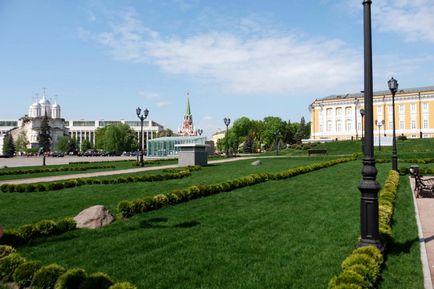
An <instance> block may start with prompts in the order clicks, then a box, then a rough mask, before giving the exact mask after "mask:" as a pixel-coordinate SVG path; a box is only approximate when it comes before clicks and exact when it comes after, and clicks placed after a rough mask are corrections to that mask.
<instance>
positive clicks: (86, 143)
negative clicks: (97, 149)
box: [81, 139, 93, 152]
mask: <svg viewBox="0 0 434 289" xmlns="http://www.w3.org/2000/svg"><path fill="white" fill-rule="evenodd" d="M92 148H93V147H92V143H91V142H90V141H89V140H87V139H84V140H83V141H82V142H81V151H82V152H85V151H87V150H90V149H92Z"/></svg>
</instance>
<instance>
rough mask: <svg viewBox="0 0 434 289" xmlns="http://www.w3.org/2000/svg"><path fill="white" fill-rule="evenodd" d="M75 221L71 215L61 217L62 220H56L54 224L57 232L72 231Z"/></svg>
mask: <svg viewBox="0 0 434 289" xmlns="http://www.w3.org/2000/svg"><path fill="white" fill-rule="evenodd" d="M76 225H77V223H76V222H75V221H74V219H73V218H71V217H66V218H63V219H62V220H60V221H58V222H57V224H56V227H57V233H59V234H60V233H64V232H68V231H72V230H74V229H75V228H76Z"/></svg>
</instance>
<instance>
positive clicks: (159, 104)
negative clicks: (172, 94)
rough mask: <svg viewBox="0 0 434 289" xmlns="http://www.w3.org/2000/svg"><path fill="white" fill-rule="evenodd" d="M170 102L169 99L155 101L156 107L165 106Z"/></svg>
mask: <svg viewBox="0 0 434 289" xmlns="http://www.w3.org/2000/svg"><path fill="white" fill-rule="evenodd" d="M170 104H171V102H170V101H165V100H163V101H159V102H157V107H166V106H169V105H170Z"/></svg>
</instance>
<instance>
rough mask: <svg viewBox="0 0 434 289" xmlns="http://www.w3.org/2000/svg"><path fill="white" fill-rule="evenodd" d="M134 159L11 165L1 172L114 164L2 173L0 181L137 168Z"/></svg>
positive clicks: (159, 163) (162, 161) (170, 162)
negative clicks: (79, 169)
mask: <svg viewBox="0 0 434 289" xmlns="http://www.w3.org/2000/svg"><path fill="white" fill-rule="evenodd" d="M133 163H134V161H115V162H107V161H105V162H92V163H85V164H64V165H48V166H45V167H44V166H26V167H12V168H2V169H0V171H1V172H7V171H17V170H25V171H27V170H32V169H51V168H52V169H56V168H65V167H67V168H69V167H72V168H74V167H94V166H114V168H97V169H89V170H85V171H60V172H41V173H28V174H14V175H2V176H0V181H3V180H16V179H27V178H39V177H47V176H61V175H69V174H84V173H92V172H100V171H113V170H125V169H133V168H138V167H137V166H133ZM176 163H177V161H176V160H160V161H158V162H155V163H153V164H146V166H159V165H170V164H176Z"/></svg>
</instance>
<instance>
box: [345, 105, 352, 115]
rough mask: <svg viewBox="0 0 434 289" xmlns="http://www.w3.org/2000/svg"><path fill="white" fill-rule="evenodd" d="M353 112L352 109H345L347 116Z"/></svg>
mask: <svg viewBox="0 0 434 289" xmlns="http://www.w3.org/2000/svg"><path fill="white" fill-rule="evenodd" d="M351 111H352V109H351V107H346V108H345V115H351Z"/></svg>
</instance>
